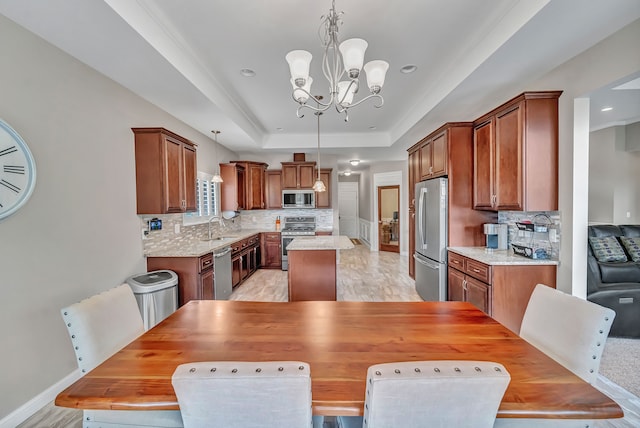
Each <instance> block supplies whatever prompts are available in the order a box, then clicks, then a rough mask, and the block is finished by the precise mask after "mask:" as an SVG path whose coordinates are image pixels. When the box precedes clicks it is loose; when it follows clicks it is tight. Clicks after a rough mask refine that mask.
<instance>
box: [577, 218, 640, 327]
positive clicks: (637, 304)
mask: <svg viewBox="0 0 640 428" xmlns="http://www.w3.org/2000/svg"><path fill="white" fill-rule="evenodd" d="M589 236H590V237H591V236H594V237H607V236H613V237H615V238H616V239H617V240H618V242H619V243H620V246H621V247H622V248H623V249H624V250H625V254H626V256H627V260H626V261H618V262H601V261H598V259H597V258H596V256H595V254H594V252H593V250H592V247H591V245H588V247H589V249H588V261H587V263H588V268H587V300H590V301H592V302H594V303H597V304H599V305H602V306H605V307H607V308H611V309H613V310H614V311H615V312H616V317H615V320H614V321H613V325H612V327H611V332H610V334H609V335H610V336H615V337H638V338H640V262H636V261H632V258H631V255H630V253H629V252H628V251H627V249H626V248H625V247H624V245H622V243H621V242H620V237H621V236H627V237H630V238H633V237H640V225H619V226H618V225H610V224H608V225H593V226H589Z"/></svg>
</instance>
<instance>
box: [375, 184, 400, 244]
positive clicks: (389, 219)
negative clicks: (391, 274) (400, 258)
mask: <svg viewBox="0 0 640 428" xmlns="http://www.w3.org/2000/svg"><path fill="white" fill-rule="evenodd" d="M399 209H400V186H398V185H395V186H378V237H379V238H378V250H379V251H391V252H394V253H399V252H400V233H399V232H400V217H399V216H398V212H399Z"/></svg>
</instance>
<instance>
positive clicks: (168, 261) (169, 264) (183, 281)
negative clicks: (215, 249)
mask: <svg viewBox="0 0 640 428" xmlns="http://www.w3.org/2000/svg"><path fill="white" fill-rule="evenodd" d="M162 269H168V270H172V271H174V272H175V273H176V274H177V275H178V302H179V305H180V306H182V305H184V304H185V303H187V302H189V301H190V300H202V299H213V298H214V291H213V276H214V272H213V254H212V253H208V254H205V255H203V256H200V257H147V271H149V272H151V271H154V270H162Z"/></svg>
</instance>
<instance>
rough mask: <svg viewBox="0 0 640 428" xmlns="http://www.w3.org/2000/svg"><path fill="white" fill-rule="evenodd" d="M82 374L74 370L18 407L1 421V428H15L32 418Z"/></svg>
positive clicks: (78, 370)
mask: <svg viewBox="0 0 640 428" xmlns="http://www.w3.org/2000/svg"><path fill="white" fill-rule="evenodd" d="M81 375H82V373H81V372H80V369H77V370H74V371H73V372H71V373H69V374H68V375H67V376H65V377H63V378H62V379H60V380H59V381H58V382H56V383H55V384H53V385H51V386H50V387H49V388H47V389H45V390H44V391H42V392H41V393H40V394H38V395H36V396H35V397H33V398H32V399H31V400H29V401H27V402H26V403H24V404H23V405H22V406H20V407H18V408H17V409H16V410H14V411H13V412H11V413H9V414H8V415H7V416H5V417H4V418H2V419H1V420H0V428H15V427H16V426H18V425H19V424H21V423H22V422H24V421H25V420H27V419H28V418H29V417H31V416H32V415H33V414H34V413H36V412H37V411H38V410H40V409H42V408H43V407H44V406H46V405H47V404H49V403H50V402H52V401H53V400H55V398H56V395H58V394H59V393H60V391H62V390H63V389H65V388H66V387H68V386H69V385H71V384H72V383H73V382H75V381H76V380H78V379H80V377H81Z"/></svg>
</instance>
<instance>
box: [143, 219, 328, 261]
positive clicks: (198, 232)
mask: <svg viewBox="0 0 640 428" xmlns="http://www.w3.org/2000/svg"><path fill="white" fill-rule="evenodd" d="M278 216H280V219H281V221H282V224H284V217H287V216H314V217H316V229H319V230H330V229H332V228H333V210H332V209H315V210H303V209H300V210H296V209H287V210H255V211H240V215H239V216H238V217H236V218H234V219H231V220H224V223H225V230H221V229H220V224H219V223H216V222H214V223H212V224H211V231H212V234H213V235H214V236H216V235H218V234H225V233H232V232H234V231H239V230H241V229H258V230H264V231H269V230H275V229H276V217H278ZM138 218H139V219H140V229H141V230H144V231H147V232H146V236H145V238H144V239H143V241H142V245H143V247H144V253H145V254H147V253H149V252H152V251H153V250H157V249H161V248H164V247H166V246H168V245H173V246H175V245H179V243H180V241H183V242H185V243H187V242H189V241H192V240H196V239H204V238H206V237H207V235H208V231H209V224H208V223H201V224H196V225H187V226H185V225H184V224H183V215H182V214H164V215H156V216H148V215H144V216H138ZM152 218H153V219H155V218H157V219H160V220H162V229H161V230H151V231H149V230H148V221H149V220H151V219H152ZM177 230H179V232H176V231H177Z"/></svg>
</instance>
